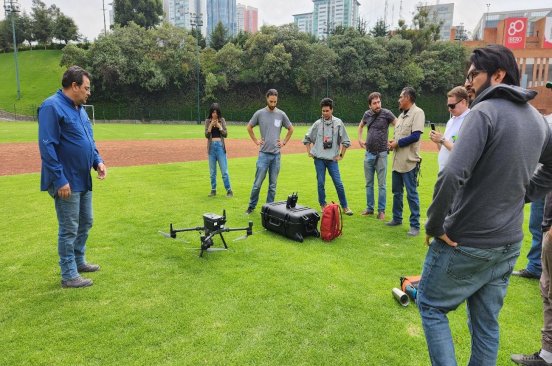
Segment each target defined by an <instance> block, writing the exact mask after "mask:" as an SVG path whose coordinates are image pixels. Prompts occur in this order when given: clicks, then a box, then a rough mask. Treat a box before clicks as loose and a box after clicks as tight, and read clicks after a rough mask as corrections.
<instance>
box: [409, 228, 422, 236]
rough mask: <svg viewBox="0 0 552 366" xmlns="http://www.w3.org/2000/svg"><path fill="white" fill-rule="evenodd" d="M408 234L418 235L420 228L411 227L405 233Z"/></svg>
mask: <svg viewBox="0 0 552 366" xmlns="http://www.w3.org/2000/svg"><path fill="white" fill-rule="evenodd" d="M406 235H408V236H418V235H420V229H418V228H415V227H411V228H410V230H409V231H408V232H407V233H406Z"/></svg>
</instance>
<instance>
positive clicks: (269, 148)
mask: <svg viewBox="0 0 552 366" xmlns="http://www.w3.org/2000/svg"><path fill="white" fill-rule="evenodd" d="M277 104H278V91H277V90H276V89H269V90H268V91H267V93H266V107H265V108H263V109H259V110H258V111H257V112H255V114H254V115H253V117H251V120H250V121H249V123H248V124H247V132H248V133H249V136H250V137H251V140H253V142H254V143H255V144H256V145H257V146H259V157H258V159H257V170H256V172H255V181H254V182H253V188H252V189H251V197H250V198H249V205H248V206H247V210H246V211H245V213H247V214H250V213H251V212H253V210H254V209H255V207H256V206H257V202H258V201H259V193H260V191H261V186H262V184H263V181H264V179H265V177H266V173H267V172H268V193H267V195H266V202H267V203H270V202H274V197H275V196H276V181H277V180H278V173H279V172H280V149H281V148H282V147H283V146H285V145H286V144H287V142H288V141H289V139H290V138H291V135H292V134H293V126H292V125H291V122H290V121H289V118H288V117H287V115H286V113H285V112H284V111H282V110H280V109H278V108H276V105H277ZM257 125H258V126H259V129H260V131H261V139H257V137H256V136H255V132H254V131H253V127H255V126H257ZM282 126H283V127H285V128H286V129H287V130H288V132H287V134H286V137H285V138H284V140H283V141H281V140H280V132H281V130H282Z"/></svg>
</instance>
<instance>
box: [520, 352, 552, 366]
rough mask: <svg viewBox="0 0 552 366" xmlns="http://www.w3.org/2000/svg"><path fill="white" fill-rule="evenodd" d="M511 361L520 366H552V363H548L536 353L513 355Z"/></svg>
mask: <svg viewBox="0 0 552 366" xmlns="http://www.w3.org/2000/svg"><path fill="white" fill-rule="evenodd" d="M511 359H512V361H514V362H515V363H517V364H518V365H531V366H552V363H548V362H546V361H545V360H543V359H542V357H541V356H539V352H535V353H533V354H532V355H512V356H511Z"/></svg>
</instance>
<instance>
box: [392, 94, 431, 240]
mask: <svg viewBox="0 0 552 366" xmlns="http://www.w3.org/2000/svg"><path fill="white" fill-rule="evenodd" d="M399 108H400V110H401V114H400V115H399V117H398V118H397V123H396V125H395V136H394V139H393V140H391V141H389V143H388V147H389V150H393V151H394V154H393V173H392V191H393V219H392V220H391V221H389V222H388V223H386V225H387V226H399V225H401V224H402V212H403V190H404V188H405V187H406V198H407V200H408V207H409V208H410V230H409V231H408V232H407V235H409V236H418V235H419V234H420V198H419V196H418V172H419V170H420V162H421V160H422V159H421V158H420V136H421V135H422V133H423V130H424V124H425V113H424V111H423V110H422V109H421V108H418V107H417V106H416V91H415V90H414V88H412V87H409V86H407V87H405V88H404V89H403V90H402V92H401V95H400V97H399Z"/></svg>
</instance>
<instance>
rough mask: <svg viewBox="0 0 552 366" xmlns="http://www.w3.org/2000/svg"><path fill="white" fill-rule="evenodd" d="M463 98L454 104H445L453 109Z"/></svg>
mask: <svg viewBox="0 0 552 366" xmlns="http://www.w3.org/2000/svg"><path fill="white" fill-rule="evenodd" d="M463 100H464V99H460V100H459V101H458V102H456V103H454V104H447V107H449V109H454V108H456V105H457V104H458V103H460V102H461V101H463Z"/></svg>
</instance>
